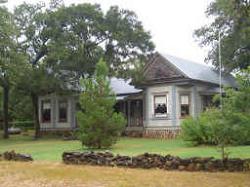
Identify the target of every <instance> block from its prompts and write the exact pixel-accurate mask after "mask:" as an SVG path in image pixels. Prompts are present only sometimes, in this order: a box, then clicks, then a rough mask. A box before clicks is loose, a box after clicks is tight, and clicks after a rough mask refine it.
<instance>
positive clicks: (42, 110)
mask: <svg viewBox="0 0 250 187" xmlns="http://www.w3.org/2000/svg"><path fill="white" fill-rule="evenodd" d="M45 103H48V104H50V108H49V109H44V104H45ZM51 107H52V104H51V99H44V100H42V101H41V121H42V123H51V121H52V120H51V118H52V110H51ZM46 114H48V116H45V115H46ZM46 118H48V119H46Z"/></svg>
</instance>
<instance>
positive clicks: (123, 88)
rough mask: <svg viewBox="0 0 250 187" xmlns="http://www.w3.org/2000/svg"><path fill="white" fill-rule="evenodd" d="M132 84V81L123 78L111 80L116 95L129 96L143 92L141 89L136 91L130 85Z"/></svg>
mask: <svg viewBox="0 0 250 187" xmlns="http://www.w3.org/2000/svg"><path fill="white" fill-rule="evenodd" d="M130 82H131V79H129V80H125V79H121V78H115V77H112V78H111V79H110V86H111V88H112V90H113V91H114V92H115V94H116V95H129V94H133V93H139V92H141V91H142V90H140V89H136V88H135V87H134V86H133V85H130Z"/></svg>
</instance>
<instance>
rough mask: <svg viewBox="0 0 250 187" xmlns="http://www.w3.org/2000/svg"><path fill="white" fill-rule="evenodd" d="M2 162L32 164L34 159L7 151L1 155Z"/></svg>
mask: <svg viewBox="0 0 250 187" xmlns="http://www.w3.org/2000/svg"><path fill="white" fill-rule="evenodd" d="M1 160H8V161H22V162H30V161H33V158H32V157H31V156H30V155H27V154H20V153H16V152H15V151H9V152H8V151H6V152H4V153H3V154H0V161H1Z"/></svg>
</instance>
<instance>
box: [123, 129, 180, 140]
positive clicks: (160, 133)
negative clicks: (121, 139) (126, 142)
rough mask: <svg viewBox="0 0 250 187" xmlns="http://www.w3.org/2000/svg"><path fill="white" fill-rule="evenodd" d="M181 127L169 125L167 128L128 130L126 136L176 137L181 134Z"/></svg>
mask: <svg viewBox="0 0 250 187" xmlns="http://www.w3.org/2000/svg"><path fill="white" fill-rule="evenodd" d="M180 132H181V129H180V128H179V127H169V128H165V129H153V128H152V129H149V128H148V129H141V130H132V129H129V130H126V131H125V132H124V135H125V136H129V137H144V138H159V139H175V138H177V136H178V135H180Z"/></svg>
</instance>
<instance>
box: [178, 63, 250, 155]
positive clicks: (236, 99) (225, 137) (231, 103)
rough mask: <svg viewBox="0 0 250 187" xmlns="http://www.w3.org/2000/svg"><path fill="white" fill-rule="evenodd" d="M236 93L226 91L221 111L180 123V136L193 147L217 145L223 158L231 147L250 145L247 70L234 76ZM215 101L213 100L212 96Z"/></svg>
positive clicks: (248, 76) (248, 75) (248, 74)
mask: <svg viewBox="0 0 250 187" xmlns="http://www.w3.org/2000/svg"><path fill="white" fill-rule="evenodd" d="M237 78H238V84H239V87H238V90H234V89H226V94H225V97H224V98H223V99H222V103H221V104H222V108H221V109H210V110H208V111H206V112H204V113H202V114H201V115H200V116H199V117H198V118H196V119H193V118H190V119H186V120H184V121H183V122H182V124H181V128H182V136H183V138H184V139H185V140H188V141H191V142H193V143H195V144H216V145H218V146H219V147H220V148H221V152H222V158H223V159H224V158H225V157H226V152H225V147H226V146H227V145H230V144H235V145H242V144H250V94H249V93H250V67H249V68H248V69H247V70H245V71H242V72H241V73H240V74H238V76H237ZM215 99H216V97H215Z"/></svg>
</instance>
